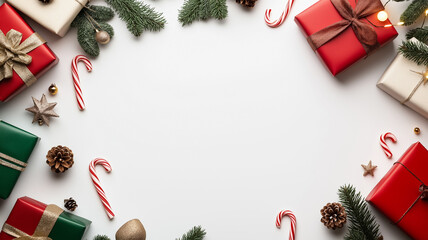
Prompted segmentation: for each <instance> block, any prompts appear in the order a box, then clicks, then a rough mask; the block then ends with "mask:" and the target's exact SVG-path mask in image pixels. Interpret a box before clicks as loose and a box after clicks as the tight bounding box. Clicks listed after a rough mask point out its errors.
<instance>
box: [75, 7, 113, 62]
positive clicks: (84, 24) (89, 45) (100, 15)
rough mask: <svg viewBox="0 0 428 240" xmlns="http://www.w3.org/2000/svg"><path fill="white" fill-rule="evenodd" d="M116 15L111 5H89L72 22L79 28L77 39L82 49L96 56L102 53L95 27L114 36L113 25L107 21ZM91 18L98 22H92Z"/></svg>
mask: <svg viewBox="0 0 428 240" xmlns="http://www.w3.org/2000/svg"><path fill="white" fill-rule="evenodd" d="M113 17H114V12H113V10H111V8H109V7H105V6H94V5H88V6H87V8H83V9H82V11H80V13H79V14H78V15H77V17H76V18H75V19H74V20H73V22H72V23H71V26H72V27H75V28H77V41H78V42H79V44H80V46H81V47H82V49H83V50H84V51H85V52H86V53H87V54H89V55H91V56H93V57H96V56H98V55H99V54H100V47H99V45H98V43H97V41H96V40H95V32H96V30H95V28H94V27H96V28H97V29H98V30H103V31H106V32H108V34H109V35H110V38H112V37H113V36H114V30H113V27H112V26H111V25H110V24H108V23H106V21H109V20H111V19H112V18H113ZM90 18H92V19H94V20H95V21H96V22H97V24H98V25H97V24H96V23H93V22H91V20H90Z"/></svg>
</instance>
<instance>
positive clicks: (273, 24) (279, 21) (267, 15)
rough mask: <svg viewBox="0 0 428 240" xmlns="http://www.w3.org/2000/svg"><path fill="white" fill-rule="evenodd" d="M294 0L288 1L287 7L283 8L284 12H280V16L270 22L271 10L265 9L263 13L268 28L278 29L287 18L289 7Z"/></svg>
mask: <svg viewBox="0 0 428 240" xmlns="http://www.w3.org/2000/svg"><path fill="white" fill-rule="evenodd" d="M293 3H294V0H288V1H287V6H286V7H285V10H284V11H283V12H282V14H281V16H280V17H279V18H278V19H277V20H274V21H272V20H271V19H270V17H271V16H270V13H271V12H272V9H266V12H265V22H266V24H267V25H268V26H269V27H273V28H274V27H279V26H280V25H281V24H282V23H283V22H284V21H285V19H286V18H287V16H288V14H289V13H290V11H291V7H292V6H293Z"/></svg>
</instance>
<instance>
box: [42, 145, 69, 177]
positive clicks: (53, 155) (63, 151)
mask: <svg viewBox="0 0 428 240" xmlns="http://www.w3.org/2000/svg"><path fill="white" fill-rule="evenodd" d="M46 158H47V160H46V163H47V164H48V165H49V167H51V170H52V171H53V172H56V173H63V172H65V171H66V170H67V169H69V168H71V167H72V166H73V163H74V161H73V152H72V151H71V150H70V149H69V148H68V147H65V146H64V147H63V146H61V145H59V146H57V147H53V148H51V150H49V152H48V154H47V155H46Z"/></svg>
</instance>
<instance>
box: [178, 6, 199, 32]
mask: <svg viewBox="0 0 428 240" xmlns="http://www.w3.org/2000/svg"><path fill="white" fill-rule="evenodd" d="M200 5H201V0H187V1H186V2H184V4H183V6H182V7H181V9H180V10H179V12H178V21H179V22H181V24H182V25H183V26H184V25H189V24H191V23H192V22H193V21H196V20H199V6H200Z"/></svg>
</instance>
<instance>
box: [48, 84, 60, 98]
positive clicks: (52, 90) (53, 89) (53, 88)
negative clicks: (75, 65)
mask: <svg viewBox="0 0 428 240" xmlns="http://www.w3.org/2000/svg"><path fill="white" fill-rule="evenodd" d="M49 93H50V94H51V95H56V94H57V93H58V87H57V86H56V85H55V84H53V83H52V84H51V85H50V86H49Z"/></svg>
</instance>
